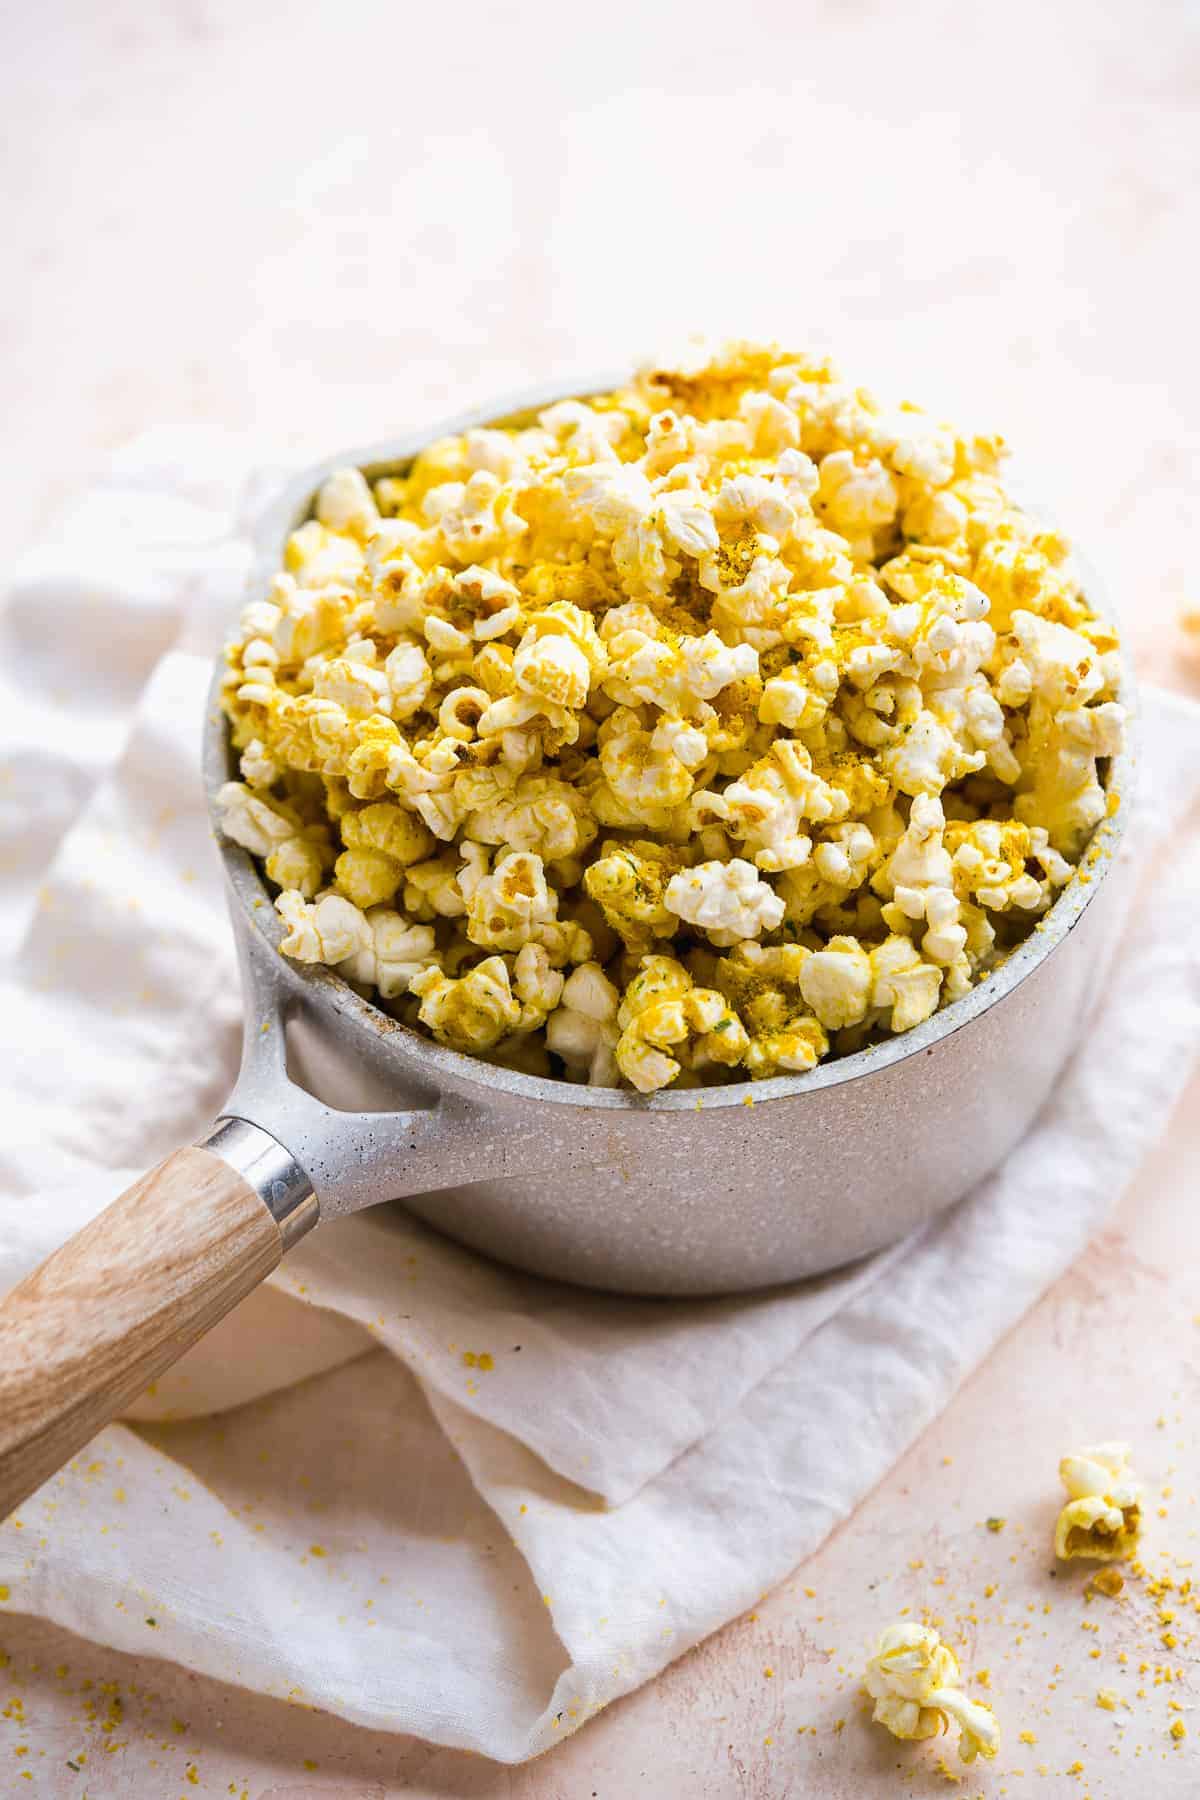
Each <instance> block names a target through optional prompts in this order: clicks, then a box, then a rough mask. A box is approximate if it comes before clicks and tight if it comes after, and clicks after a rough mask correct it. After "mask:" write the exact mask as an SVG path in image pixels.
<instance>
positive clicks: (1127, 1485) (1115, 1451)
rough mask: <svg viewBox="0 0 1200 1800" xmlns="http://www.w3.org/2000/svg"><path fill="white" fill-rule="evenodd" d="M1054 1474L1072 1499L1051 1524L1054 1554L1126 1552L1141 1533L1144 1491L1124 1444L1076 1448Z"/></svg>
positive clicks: (1116, 1555)
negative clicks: (1142, 1496)
mask: <svg viewBox="0 0 1200 1800" xmlns="http://www.w3.org/2000/svg"><path fill="white" fill-rule="evenodd" d="M1058 1473H1059V1479H1060V1480H1061V1481H1062V1484H1063V1486H1064V1487H1065V1488H1066V1490H1067V1493H1068V1495H1069V1496H1070V1498H1069V1500H1068V1502H1067V1504H1066V1506H1064V1507H1063V1509H1062V1511H1061V1512H1060V1513H1059V1515H1058V1521H1057V1523H1056V1525H1055V1528H1054V1552H1055V1555H1056V1556H1060V1557H1063V1558H1064V1559H1066V1558H1070V1557H1075V1556H1086V1557H1092V1558H1094V1559H1096V1560H1098V1561H1103V1562H1115V1561H1119V1560H1121V1559H1122V1558H1124V1557H1126V1556H1129V1555H1130V1554H1131V1552H1132V1551H1133V1550H1134V1549H1135V1547H1136V1545H1137V1542H1138V1538H1139V1535H1140V1533H1141V1524H1142V1514H1141V1495H1142V1489H1141V1483H1140V1482H1139V1481H1138V1479H1137V1476H1136V1475H1135V1474H1134V1472H1133V1470H1132V1469H1131V1467H1130V1466H1129V1446H1128V1444H1096V1445H1095V1446H1094V1447H1093V1448H1092V1449H1090V1450H1078V1451H1075V1452H1074V1453H1073V1454H1072V1455H1070V1456H1064V1457H1063V1459H1062V1461H1061V1462H1060V1463H1059V1465H1058Z"/></svg>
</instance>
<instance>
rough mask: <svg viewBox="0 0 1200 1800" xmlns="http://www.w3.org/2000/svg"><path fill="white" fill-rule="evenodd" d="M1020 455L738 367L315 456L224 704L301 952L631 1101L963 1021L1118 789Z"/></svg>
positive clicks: (1102, 675)
mask: <svg viewBox="0 0 1200 1800" xmlns="http://www.w3.org/2000/svg"><path fill="white" fill-rule="evenodd" d="M1004 457H1005V447H1004V445H1003V443H1002V441H1001V440H1000V439H999V438H997V437H994V436H986V435H982V434H970V433H967V434H964V433H962V432H960V431H957V430H956V429H955V428H954V427H952V426H951V425H948V424H946V423H944V422H942V421H940V420H938V419H935V418H931V417H930V416H928V415H927V414H925V413H923V412H922V411H921V410H920V409H919V408H918V407H915V406H912V405H910V404H908V403H905V404H904V405H901V406H898V407H894V406H887V405H883V404H881V403H880V402H878V401H876V400H875V399H874V398H873V397H872V396H871V395H870V394H869V393H868V392H867V391H866V390H865V389H863V388H860V387H857V386H854V385H851V384H850V383H847V382H845V381H843V380H842V379H841V378H840V376H839V375H838V374H837V372H836V371H835V370H834V369H833V367H832V366H831V365H830V364H829V363H828V362H826V361H824V360H821V359H814V358H812V357H810V356H806V355H803V354H800V353H797V352H794V351H789V350H786V349H783V348H780V347H778V346H774V345H755V344H746V343H733V344H729V345H726V346H724V347H721V348H717V349H715V350H714V349H701V350H698V351H697V352H696V353H695V354H692V353H689V354H688V355H687V356H686V357H685V358H684V359H683V360H682V361H681V362H676V363H665V364H657V365H647V366H646V367H644V368H643V369H641V370H639V371H638V372H637V374H635V375H634V376H633V377H632V378H631V379H630V380H629V381H628V382H627V383H626V384H625V385H624V386H623V387H621V388H619V389H617V390H616V391H614V392H613V393H610V394H605V395H599V396H592V397H590V398H586V399H581V398H567V399H563V400H560V401H557V402H554V403H553V404H551V405H550V406H547V407H545V408H544V409H543V410H542V412H541V413H540V414H539V415H538V417H537V419H536V421H534V422H532V423H526V424H524V425H516V426H496V427H484V428H472V429H470V430H467V431H465V432H463V433H461V434H460V435H458V436H455V437H449V438H443V439H440V440H439V441H438V442H436V443H431V444H429V445H428V446H427V447H426V448H425V449H424V450H423V451H421V452H420V453H419V454H418V455H417V456H416V457H415V458H413V460H412V462H411V463H410V464H409V465H408V466H407V467H406V468H403V469H398V470H397V471H395V472H394V473H391V474H388V475H385V476H383V477H380V478H378V479H373V478H368V476H367V475H366V474H365V473H364V472H363V471H362V470H359V469H355V468H343V469H338V470H335V471H334V472H333V473H331V474H330V475H329V476H328V477H327V478H326V479H325V481H324V482H323V484H322V486H321V488H320V490H319V492H318V493H317V495H316V496H315V498H314V502H313V509H312V512H313V516H312V517H311V518H309V519H307V520H306V521H304V522H303V523H302V524H300V525H299V526H298V527H297V528H296V529H295V530H293V531H292V532H291V533H290V534H289V536H288V538H287V541H286V544H285V546H284V548H283V554H282V558H281V562H282V566H281V567H280V569H279V570H278V572H277V573H276V574H275V575H274V576H273V578H272V579H271V580H270V581H269V582H268V583H266V584H265V586H264V589H263V590H262V591H260V592H258V593H256V594H255V595H254V596H253V597H252V598H251V599H250V601H249V602H248V604H247V605H246V606H244V607H243V609H242V613H241V617H240V620H239V623H238V627H237V630H236V632H235V634H234V638H233V641H232V642H231V643H230V645H229V646H228V649H227V653H226V654H227V668H226V671H225V676H224V679H223V683H222V706H223V708H224V710H225V712H226V714H227V716H228V718H229V721H230V725H231V738H232V749H233V753H234V756H235V759H236V768H237V770H238V772H239V774H240V777H241V779H240V780H236V781H230V782H229V783H227V784H226V786H225V787H224V788H223V789H222V790H221V792H220V794H219V796H218V814H219V817H220V819H221V823H222V828H223V830H224V831H225V833H226V835H227V836H228V837H229V838H231V839H232V840H233V841H234V842H235V843H238V844H240V845H241V846H242V847H243V848H245V849H246V850H247V851H248V852H249V853H250V854H251V855H252V856H255V857H257V858H258V859H259V860H260V862H261V863H262V865H263V868H264V871H265V874H266V876H267V878H268V880H269V881H270V882H271V883H273V884H274V887H275V889H277V890H278V894H277V898H276V901H275V904H276V907H277V910H278V912H279V914H280V917H281V919H282V920H283V923H284V926H285V931H284V936H283V939H282V943H281V946H280V947H281V949H282V952H283V954H285V955H287V956H290V957H295V958H296V959H298V960H301V961H307V962H310V963H317V964H323V965H326V966H328V967H331V968H333V969H335V970H337V972H338V973H339V974H341V975H343V976H344V977H345V978H346V979H348V980H351V981H353V982H355V983H356V984H357V985H358V986H360V987H362V988H365V989H367V990H369V991H370V992H372V993H373V994H374V995H375V996H376V997H377V999H378V1002H379V1004H380V1005H381V1006H383V1007H384V1008H385V1009H387V1010H389V1011H391V1012H392V1013H394V1014H395V1015H396V1016H397V1017H398V1018H400V1019H402V1020H403V1021H404V1022H406V1023H408V1024H410V1025H415V1026H417V1027H418V1028H420V1029H423V1030H425V1031H426V1032H429V1033H431V1034H432V1035H433V1036H434V1037H436V1038H438V1039H439V1041H440V1042H442V1043H445V1044H447V1045H449V1046H450V1047H452V1048H455V1049H458V1050H461V1051H464V1052H466V1053H468V1054H473V1055H479V1056H484V1057H490V1058H492V1059H493V1060H499V1061H504V1062H506V1063H507V1064H508V1065H509V1066H511V1067H514V1068H518V1069H521V1070H523V1071H525V1072H529V1073H537V1074H547V1075H554V1076H557V1077H559V1078H562V1079H566V1080H569V1081H579V1082H590V1083H596V1084H617V1085H620V1086H624V1087H633V1088H636V1089H637V1090H638V1091H641V1092H645V1093H651V1092H653V1091H655V1090H656V1089H657V1088H659V1087H662V1086H666V1085H670V1084H672V1083H674V1084H677V1085H680V1084H681V1085H712V1084H715V1083H724V1082H731V1081H739V1080H745V1079H747V1078H749V1079H757V1078H759V1077H763V1076H769V1075H772V1074H779V1073H803V1072H804V1071H805V1070H808V1069H811V1068H812V1067H814V1066H815V1064H816V1063H817V1062H818V1061H820V1060H821V1059H822V1058H824V1057H826V1056H828V1055H830V1054H841V1053H843V1052H846V1051H852V1050H857V1049H860V1048H863V1047H866V1046H869V1045H871V1044H873V1043H876V1042H878V1041H880V1040H881V1039H883V1038H885V1037H886V1036H888V1035H889V1034H892V1033H899V1032H905V1031H909V1030H911V1029H913V1028H914V1027H915V1026H917V1025H919V1024H920V1023H921V1022H922V1021H923V1020H925V1019H927V1018H929V1017H930V1016H931V1015H932V1014H933V1013H935V1012H936V1011H937V1010H938V1009H939V1008H940V1007H942V1006H945V1005H947V1004H950V1003H952V1002H953V1001H955V1000H957V999H958V998H960V997H961V996H962V995H963V994H965V993H966V992H967V991H968V990H969V989H970V988H971V987H972V986H973V985H975V984H976V983H977V982H979V981H980V980H982V979H983V978H984V977H985V976H986V975H987V974H988V973H989V972H990V971H991V970H993V969H994V968H996V967H997V966H999V964H1000V963H1001V962H1002V961H1003V960H1004V959H1005V958H1006V957H1007V956H1008V955H1009V954H1010V953H1011V952H1012V950H1013V949H1014V948H1015V947H1016V946H1017V945H1018V944H1019V943H1020V942H1021V941H1022V939H1023V938H1024V937H1026V936H1027V935H1028V934H1029V933H1030V932H1031V931H1032V930H1034V929H1035V927H1036V926H1037V925H1038V923H1039V921H1040V920H1041V918H1042V917H1043V916H1044V914H1045V913H1046V912H1047V911H1048V910H1049V908H1050V907H1051V906H1052V905H1053V904H1054V902H1055V899H1056V897H1057V896H1058V894H1059V892H1060V891H1061V890H1062V889H1063V888H1064V886H1065V885H1066V884H1067V882H1068V881H1069V880H1070V879H1071V878H1072V877H1073V876H1077V878H1078V879H1079V880H1081V881H1086V880H1089V879H1091V871H1090V868H1083V867H1082V863H1083V861H1084V859H1085V858H1088V859H1090V858H1091V857H1093V856H1094V855H1095V854H1096V850H1095V847H1094V845H1093V847H1092V848H1089V842H1090V840H1091V838H1092V834H1093V832H1094V831H1095V830H1096V829H1097V827H1098V826H1099V825H1100V824H1101V823H1102V822H1103V821H1104V820H1106V819H1109V818H1111V817H1112V816H1113V814H1114V812H1115V811H1116V809H1117V807H1118V806H1119V804H1120V794H1119V793H1118V792H1116V791H1115V790H1114V789H1112V788H1111V787H1110V785H1109V767H1110V763H1111V759H1112V757H1113V756H1114V755H1115V754H1116V753H1117V751H1118V750H1119V749H1120V747H1121V744H1122V740H1123V732H1124V709H1123V706H1122V704H1121V663H1120V653H1119V647H1118V643H1117V638H1116V635H1115V633H1114V632H1113V631H1112V629H1111V627H1109V626H1108V625H1107V624H1106V623H1105V622H1103V621H1101V620H1099V619H1097V618H1096V617H1095V616H1094V614H1093V612H1092V610H1091V607H1090V605H1089V603H1088V598H1087V595H1086V593H1085V591H1084V589H1083V587H1082V585H1081V581H1080V577H1079V574H1078V572H1077V571H1076V569H1075V567H1074V565H1073V563H1072V559H1071V556H1070V552H1069V546H1068V545H1067V544H1066V542H1065V540H1064V539H1063V538H1062V537H1061V535H1060V534H1058V533H1057V532H1055V531H1052V530H1047V529H1045V528H1044V527H1042V526H1041V525H1040V524H1038V523H1037V522H1036V521H1035V520H1034V519H1032V518H1031V517H1030V516H1029V515H1028V514H1026V513H1025V512H1023V511H1022V510H1021V508H1020V507H1019V506H1018V505H1017V504H1016V503H1015V502H1014V501H1013V500H1012V499H1011V497H1010V495H1009V494H1008V492H1007V490H1006V487H1005V485H1004V478H1003V464H1004ZM648 965H649V973H648V972H647V969H648ZM666 965H669V966H670V967H671V968H672V969H674V970H679V971H682V974H681V975H679V976H674V975H673V976H671V977H670V979H668V978H667V977H666V976H665V975H664V973H663V970H664V967H665V966H666ZM1089 1498H1090V1497H1089V1496H1081V1497H1080V1504H1082V1503H1083V1502H1085V1501H1087V1500H1088V1499H1089ZM1096 1531H1100V1528H1099V1527H1098V1526H1097V1527H1096ZM1100 1535H1101V1536H1103V1535H1104V1534H1103V1532H1102V1531H1101V1532H1100ZM1094 1536H1095V1532H1093V1537H1094ZM1071 1553H1072V1554H1075V1553H1076V1552H1074V1551H1072V1552H1071Z"/></svg>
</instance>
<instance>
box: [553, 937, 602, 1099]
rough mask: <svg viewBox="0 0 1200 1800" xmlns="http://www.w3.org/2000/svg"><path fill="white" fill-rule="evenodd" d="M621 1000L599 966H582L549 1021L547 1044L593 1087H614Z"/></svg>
mask: <svg viewBox="0 0 1200 1800" xmlns="http://www.w3.org/2000/svg"><path fill="white" fill-rule="evenodd" d="M620 1000H621V996H620V993H619V991H618V989H617V988H616V987H615V986H614V985H613V983H612V982H611V981H610V980H609V979H608V977H607V975H606V974H605V973H604V970H603V969H602V968H601V966H600V964H599V963H595V962H587V963H580V965H579V967H578V968H576V969H572V971H571V973H570V974H569V975H568V976H567V979H566V981H565V983H564V984H563V988H562V994H561V997H560V1003H559V1006H558V1008H557V1009H556V1010H555V1011H554V1012H552V1013H551V1015H550V1017H549V1018H548V1019H547V1021H546V1044H547V1047H548V1048H549V1049H550V1050H552V1051H553V1052H554V1054H555V1055H556V1056H561V1057H562V1060H563V1061H564V1063H566V1065H567V1067H568V1069H570V1070H572V1071H573V1072H574V1073H576V1074H578V1075H583V1076H586V1078H587V1081H588V1084H589V1086H591V1087H615V1086H616V1084H617V1080H618V1070H617V1059H616V1048H617V1040H618V1038H619V1037H620V1031H619V1029H618V1027H617V1009H618V1007H619V1005H620Z"/></svg>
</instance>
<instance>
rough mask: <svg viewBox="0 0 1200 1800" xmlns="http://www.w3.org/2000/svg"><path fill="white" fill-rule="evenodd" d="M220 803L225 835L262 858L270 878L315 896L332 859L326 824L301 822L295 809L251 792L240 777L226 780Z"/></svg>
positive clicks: (281, 884) (307, 896)
mask: <svg viewBox="0 0 1200 1800" xmlns="http://www.w3.org/2000/svg"><path fill="white" fill-rule="evenodd" d="M217 806H218V807H219V809H220V813H221V829H222V831H223V832H224V833H225V835H226V837H228V838H232V839H233V841H234V843H235V844H240V845H241V846H242V848H243V849H244V850H249V851H250V853H251V855H252V856H260V857H262V859H263V863H264V866H265V868H266V871H267V874H268V875H269V876H270V878H271V880H272V881H275V882H278V883H279V884H280V886H282V887H288V888H296V889H298V890H299V892H300V893H301V895H303V896H304V897H306V898H309V899H311V897H312V895H313V894H315V893H316V891H317V889H318V888H319V887H320V885H321V880H322V877H323V875H324V872H325V870H326V869H327V868H328V866H329V864H330V862H331V861H332V856H331V853H330V848H329V832H328V830H327V828H326V827H325V826H323V825H315V826H313V825H307V826H306V825H304V824H302V823H301V821H300V819H299V818H298V817H297V815H296V813H295V812H294V810H293V809H292V808H290V807H284V806H282V805H280V804H279V803H277V802H275V801H270V800H267V799H266V798H265V796H264V795H262V794H255V793H252V792H251V790H250V789H249V788H248V787H245V786H243V784H242V783H241V782H239V781H227V782H226V783H225V785H224V787H222V788H221V789H220V790H219V791H218V794H217Z"/></svg>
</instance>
